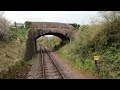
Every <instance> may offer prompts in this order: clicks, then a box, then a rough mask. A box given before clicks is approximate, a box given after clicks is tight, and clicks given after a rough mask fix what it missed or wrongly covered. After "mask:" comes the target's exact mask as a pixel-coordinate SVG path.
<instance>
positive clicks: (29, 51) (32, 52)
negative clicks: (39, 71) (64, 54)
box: [24, 30, 70, 60]
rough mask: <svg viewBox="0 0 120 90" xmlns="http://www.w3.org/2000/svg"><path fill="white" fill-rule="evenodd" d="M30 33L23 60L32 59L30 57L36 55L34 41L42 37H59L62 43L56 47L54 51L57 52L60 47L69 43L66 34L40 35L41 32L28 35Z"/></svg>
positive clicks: (48, 33)
mask: <svg viewBox="0 0 120 90" xmlns="http://www.w3.org/2000/svg"><path fill="white" fill-rule="evenodd" d="M39 31H40V30H39ZM30 32H31V31H30ZM30 32H29V33H28V38H27V41H26V51H25V58H24V59H25V60H30V59H32V57H33V56H34V55H35V54H36V53H37V42H36V40H37V39H38V38H40V37H42V36H46V35H54V36H56V37H59V38H60V39H61V40H62V42H61V43H60V45H58V46H57V49H56V50H58V49H59V48H60V47H62V46H64V45H65V44H67V43H69V42H70V38H69V37H68V36H67V34H65V35H64V34H62V33H59V32H44V33H43V32H42V33H41V32H37V33H36V32H35V33H30Z"/></svg>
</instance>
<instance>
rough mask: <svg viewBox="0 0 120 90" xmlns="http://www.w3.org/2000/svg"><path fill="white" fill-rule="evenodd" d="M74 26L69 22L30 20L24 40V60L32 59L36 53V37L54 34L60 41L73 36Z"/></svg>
mask: <svg viewBox="0 0 120 90" xmlns="http://www.w3.org/2000/svg"><path fill="white" fill-rule="evenodd" d="M74 32H75V28H74V27H73V26H71V25H69V24H64V23H53V22H32V23H31V28H30V30H29V32H28V36H27V41H26V51H25V56H24V58H25V60H30V59H32V56H33V55H34V54H35V53H36V39H37V38H39V37H41V36H44V35H55V36H57V37H59V38H61V39H62V41H70V40H71V39H72V38H73V35H74Z"/></svg>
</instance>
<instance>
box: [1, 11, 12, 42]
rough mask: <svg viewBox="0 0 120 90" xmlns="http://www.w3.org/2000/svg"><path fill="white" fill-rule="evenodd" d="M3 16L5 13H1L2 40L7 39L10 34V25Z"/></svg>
mask: <svg viewBox="0 0 120 90" xmlns="http://www.w3.org/2000/svg"><path fill="white" fill-rule="evenodd" d="M3 14H4V12H0V40H3V39H7V38H8V37H9V32H10V23H9V21H8V20H7V19H6V18H5V17H4V16H3Z"/></svg>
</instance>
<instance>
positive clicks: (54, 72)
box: [39, 44, 65, 79]
mask: <svg viewBox="0 0 120 90" xmlns="http://www.w3.org/2000/svg"><path fill="white" fill-rule="evenodd" d="M39 46H40V54H41V68H42V79H65V77H64V75H63V74H62V72H61V70H60V68H59V66H58V65H57V64H56V62H55V60H54V58H53V57H52V55H51V54H50V52H49V51H48V50H47V49H46V48H45V47H44V46H43V45H41V44H40V45H39Z"/></svg>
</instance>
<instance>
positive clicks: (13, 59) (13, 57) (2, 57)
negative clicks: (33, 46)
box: [0, 28, 31, 79]
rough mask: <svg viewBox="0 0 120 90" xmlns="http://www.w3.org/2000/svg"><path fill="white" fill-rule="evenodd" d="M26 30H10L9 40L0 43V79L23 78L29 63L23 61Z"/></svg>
mask: <svg viewBox="0 0 120 90" xmlns="http://www.w3.org/2000/svg"><path fill="white" fill-rule="evenodd" d="M27 32H28V30H27V29H23V28H21V29H18V28H17V29H11V33H10V34H11V36H10V37H9V40H7V41H5V42H4V41H2V42H0V78H8V79H9V78H12V79H14V78H25V77H26V75H27V72H28V69H29V65H31V63H30V62H25V61H24V60H23V56H24V50H25V41H26V34H27Z"/></svg>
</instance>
